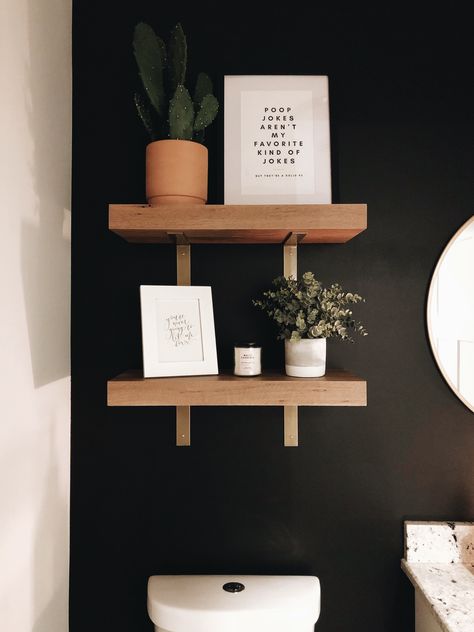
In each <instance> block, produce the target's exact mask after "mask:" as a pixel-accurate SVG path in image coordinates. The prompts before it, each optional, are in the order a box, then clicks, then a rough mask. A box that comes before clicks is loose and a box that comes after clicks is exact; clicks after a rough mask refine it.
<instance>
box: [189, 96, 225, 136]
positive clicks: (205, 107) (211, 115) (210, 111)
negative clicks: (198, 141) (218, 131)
mask: <svg viewBox="0 0 474 632" xmlns="http://www.w3.org/2000/svg"><path fill="white" fill-rule="evenodd" d="M218 109H219V102H218V101H217V99H216V97H215V96H214V95H213V94H206V96H205V97H203V99H202V101H201V107H200V109H199V111H198V113H197V114H196V120H195V121H194V131H195V132H201V131H202V130H203V129H205V128H206V127H208V126H209V125H210V124H211V123H212V121H213V120H214V119H215V118H216V116H217V110H218Z"/></svg>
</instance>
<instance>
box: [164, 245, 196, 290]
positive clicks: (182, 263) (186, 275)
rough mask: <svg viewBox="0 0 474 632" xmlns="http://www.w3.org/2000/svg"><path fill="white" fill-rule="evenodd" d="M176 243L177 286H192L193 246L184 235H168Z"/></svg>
mask: <svg viewBox="0 0 474 632" xmlns="http://www.w3.org/2000/svg"><path fill="white" fill-rule="evenodd" d="M168 236H169V237H170V238H171V239H174V241H175V243H176V282H177V285H191V244H190V243H189V241H188V240H187V238H186V235H185V234H184V233H168Z"/></svg>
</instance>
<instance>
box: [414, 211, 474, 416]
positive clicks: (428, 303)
mask: <svg viewBox="0 0 474 632" xmlns="http://www.w3.org/2000/svg"><path fill="white" fill-rule="evenodd" d="M472 223H474V215H473V216H472V217H470V218H469V219H468V220H467V221H466V222H464V224H463V225H462V226H461V227H460V228H459V229H458V230H457V231H456V232H455V233H454V235H453V236H452V237H451V239H450V240H449V241H448V243H447V245H446V246H445V247H444V249H443V252H442V253H441V256H440V258H439V259H438V262H437V264H436V267H435V269H434V271H433V274H432V275H431V280H430V288H429V290H428V299H427V301H426V323H427V327H428V339H429V341H430V347H431V352H432V354H433V356H434V359H435V360H436V364H437V365H438V369H439V371H440V373H441V375H442V376H443V378H444V380H445V382H446V383H447V384H448V386H449V388H450V389H451V390H452V391H453V393H454V394H455V395H456V397H458V398H459V399H460V400H461V401H462V403H463V404H464V405H465V406H467V408H469V410H470V411H471V412H473V413H474V402H473V403H470V402H468V400H467V399H466V398H465V397H463V396H462V395H461V393H459V392H458V390H457V389H456V387H455V385H454V384H453V383H452V381H451V380H450V379H449V376H448V374H447V373H446V371H445V370H444V367H443V365H442V364H441V361H440V358H439V356H438V352H437V350H436V348H435V346H434V342H433V340H434V338H435V336H434V331H433V326H432V322H431V315H430V306H431V303H432V300H433V292H434V290H433V283H434V281H435V279H436V276H437V274H438V272H439V270H440V268H441V266H442V265H443V262H444V259H445V257H446V254H447V252H448V250H449V249H450V247H451V246H452V245H453V243H454V242H455V241H456V239H457V238H458V237H459V235H460V234H461V233H462V232H463V231H464V230H465V229H466V228H467V227H468V226H469V225H470V224H472Z"/></svg>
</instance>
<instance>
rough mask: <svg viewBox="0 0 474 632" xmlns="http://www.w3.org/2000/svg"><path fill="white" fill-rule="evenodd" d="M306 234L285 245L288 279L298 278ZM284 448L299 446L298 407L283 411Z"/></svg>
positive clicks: (290, 238) (284, 266)
mask: <svg viewBox="0 0 474 632" xmlns="http://www.w3.org/2000/svg"><path fill="white" fill-rule="evenodd" d="M304 237H305V233H298V232H294V233H290V234H289V235H288V237H287V238H286V239H285V241H284V243H283V275H284V276H285V277H287V278H289V277H293V278H295V279H296V278H297V276H298V244H299V243H300V242H301V241H302V240H303V239H304ZM283 428H284V435H283V436H284V446H285V448H295V447H297V446H298V406H285V407H284V410H283Z"/></svg>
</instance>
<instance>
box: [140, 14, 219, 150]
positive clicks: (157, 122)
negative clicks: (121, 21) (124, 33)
mask: <svg viewBox="0 0 474 632" xmlns="http://www.w3.org/2000/svg"><path fill="white" fill-rule="evenodd" d="M133 52H134V55H135V60H136V62H137V65H138V70H139V73H140V78H141V81H142V84H143V88H144V93H140V92H137V93H135V106H136V108H137V112H138V115H139V117H140V119H141V121H142V123H143V125H144V126H145V129H146V130H147V132H148V134H149V135H150V138H151V140H161V139H166V138H172V139H177V140H195V141H197V142H200V143H202V142H204V130H205V128H206V127H208V126H209V125H210V124H211V123H212V122H213V121H214V119H215V118H216V115H217V112H218V109H219V103H218V101H217V99H216V97H215V96H214V94H213V87H212V82H211V79H210V78H209V76H208V75H207V74H205V73H203V72H200V73H199V74H198V76H197V79H196V84H195V88H194V92H193V96H192V98H191V95H190V93H189V91H188V89H187V88H186V87H185V85H184V84H185V81H186V69H187V59H188V48H187V42H186V36H185V34H184V31H183V28H182V26H181V24H177V25H176V26H175V27H174V28H173V29H172V31H171V34H170V38H169V42H168V46H166V45H165V43H164V41H163V40H162V39H161V37H159V36H158V35H157V34H156V33H155V31H154V30H153V28H152V27H151V26H149V25H148V24H145V23H144V22H140V23H139V24H137V25H136V27H135V31H134V35H133Z"/></svg>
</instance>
